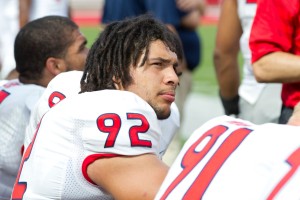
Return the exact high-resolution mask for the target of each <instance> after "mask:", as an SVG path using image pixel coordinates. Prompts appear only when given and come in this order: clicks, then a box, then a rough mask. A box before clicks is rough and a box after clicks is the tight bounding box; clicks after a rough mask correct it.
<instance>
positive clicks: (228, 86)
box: [213, 0, 242, 115]
mask: <svg viewBox="0 0 300 200" xmlns="http://www.w3.org/2000/svg"><path fill="white" fill-rule="evenodd" d="M217 28H218V29H217V30H218V31H217V36H216V46H215V49H214V57H213V60H214V66H215V71H216V75H217V80H218V83H219V88H220V96H221V99H222V103H223V107H224V109H225V113H226V114H229V115H230V114H238V101H235V100H236V99H238V88H239V85H240V72H239V64H238V53H239V39H240V37H241V35H242V27H241V24H240V21H239V17H238V13H237V1H236V0H224V1H223V3H222V5H221V15H220V18H219V22H218V27H217Z"/></svg>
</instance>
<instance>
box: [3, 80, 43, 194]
mask: <svg viewBox="0 0 300 200" xmlns="http://www.w3.org/2000/svg"><path fill="white" fill-rule="evenodd" d="M43 90H44V88H43V87H40V86H37V85H32V84H25V85H23V84H22V83H20V82H19V81H18V80H17V79H15V80H10V81H7V82H6V83H5V84H4V85H2V86H1V87H0V133H1V139H0V199H9V198H10V195H11V191H12V188H13V185H14V181H15V179H16V176H17V173H18V169H19V164H20V162H21V156H22V152H21V149H22V146H23V142H24V135H25V128H26V125H27V124H28V121H29V116H30V112H31V110H32V107H33V106H34V104H35V103H36V102H37V100H38V98H39V97H40V96H41V95H42V92H43Z"/></svg>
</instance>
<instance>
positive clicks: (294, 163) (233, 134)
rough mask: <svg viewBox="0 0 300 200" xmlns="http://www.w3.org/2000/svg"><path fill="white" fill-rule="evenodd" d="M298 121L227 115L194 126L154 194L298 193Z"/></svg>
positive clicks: (234, 197)
mask: <svg viewBox="0 0 300 200" xmlns="http://www.w3.org/2000/svg"><path fill="white" fill-rule="evenodd" d="M299 133H300V127H297V126H288V125H279V124H271V123H269V124H263V125H254V124H252V123H250V122H248V121H243V120H240V119H236V118H231V117H228V116H221V117H217V118H215V119H212V120H210V121H208V122H207V123H205V124H204V125H203V126H201V127H200V128H198V129H197V130H195V131H194V133H193V134H192V135H191V137H190V138H189V139H188V141H187V142H186V143H185V145H184V147H183V149H182V151H181V152H180V153H179V155H178V157H177V158H176V160H175V162H174V163H173V165H172V166H171V168H170V170H169V172H168V175H167V177H166V178H165V180H164V182H163V184H162V186H161V188H160V190H159V193H158V194H157V196H156V199H170V200H171V199H172V200H174V199H187V200H190V199H203V200H216V199H230V200H241V199H243V200H253V199H255V200H266V199H276V200H287V199H288V200H294V199H300V193H299V185H300V170H299V166H300V134H299Z"/></svg>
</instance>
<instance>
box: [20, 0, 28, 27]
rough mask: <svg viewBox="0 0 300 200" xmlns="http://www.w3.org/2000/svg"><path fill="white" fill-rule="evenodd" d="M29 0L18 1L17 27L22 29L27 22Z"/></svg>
mask: <svg viewBox="0 0 300 200" xmlns="http://www.w3.org/2000/svg"><path fill="white" fill-rule="evenodd" d="M30 7H31V0H19V26H20V28H22V27H23V26H24V25H25V24H27V23H28V21H29V14H30Z"/></svg>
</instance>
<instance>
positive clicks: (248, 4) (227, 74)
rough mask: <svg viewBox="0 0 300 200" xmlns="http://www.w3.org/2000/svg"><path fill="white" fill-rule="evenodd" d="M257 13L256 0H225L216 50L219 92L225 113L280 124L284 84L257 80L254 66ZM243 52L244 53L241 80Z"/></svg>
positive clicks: (215, 62) (253, 120) (257, 122)
mask: <svg viewBox="0 0 300 200" xmlns="http://www.w3.org/2000/svg"><path fill="white" fill-rule="evenodd" d="M255 13H256V0H252V1H249V0H224V1H223V2H222V5H221V15H220V17H219V22H218V27H217V36H216V46H215V50H214V65H215V70H216V75H217V80H218V83H219V88H220V91H219V95H220V99H221V102H222V105H223V108H224V110H225V114H226V115H235V116H238V117H239V118H241V119H245V120H249V121H251V122H253V123H255V124H263V123H267V122H273V123H277V122H278V119H279V114H280V107H281V100H280V92H281V84H275V83H269V84H266V83H258V82H257V81H256V79H255V76H254V74H253V69H252V65H251V51H250V48H249V37H250V31H251V27H252V22H253V18H254V16H255ZM240 51H241V53H242V55H243V80H242V82H241V83H240V79H241V78H240V71H239V70H240V67H239V60H238V57H239V52H240ZM269 73H272V72H271V71H270V72H269Z"/></svg>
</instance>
